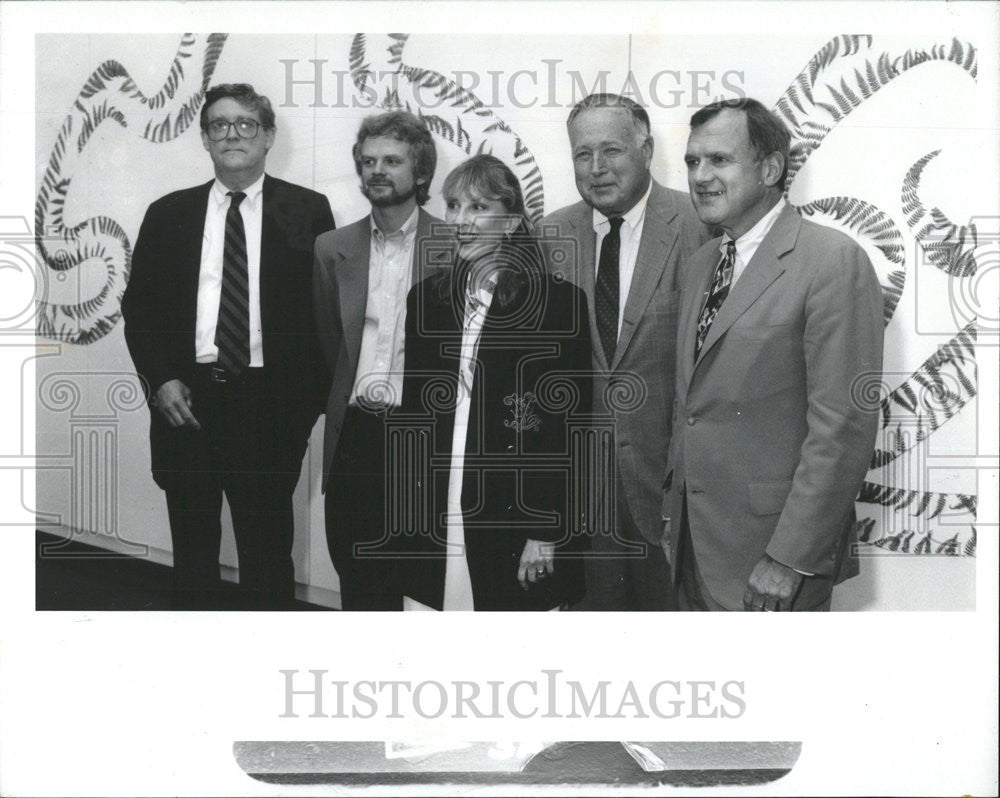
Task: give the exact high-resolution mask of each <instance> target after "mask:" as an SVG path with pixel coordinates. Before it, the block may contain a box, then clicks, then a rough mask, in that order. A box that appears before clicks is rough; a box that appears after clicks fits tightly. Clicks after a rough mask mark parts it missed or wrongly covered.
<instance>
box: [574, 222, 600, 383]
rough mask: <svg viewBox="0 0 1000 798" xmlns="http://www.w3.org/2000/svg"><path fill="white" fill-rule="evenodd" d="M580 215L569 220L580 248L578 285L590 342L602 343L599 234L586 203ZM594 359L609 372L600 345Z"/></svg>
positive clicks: (594, 351)
mask: <svg viewBox="0 0 1000 798" xmlns="http://www.w3.org/2000/svg"><path fill="white" fill-rule="evenodd" d="M578 207H579V209H580V210H579V213H577V214H575V216H571V217H570V219H569V224H570V227H571V228H572V229H571V230H570V231H569V235H570V237H571V238H573V239H574V240H575V241H576V242H577V244H578V245H579V247H580V250H579V251H578V252H577V260H578V264H579V268H578V270H577V280H578V281H579V283H578V285H579V287H580V288H581V289H583V293H585V294H586V295H587V317H588V319H589V320H590V340H591V341H600V340H601V336H600V333H599V332H598V331H597V315H596V314H595V311H594V282H595V279H596V274H597V263H596V260H595V258H596V255H595V252H596V250H597V233H595V232H594V212H593V211H592V210H591V209H590V207H589V206H587V205H586V204H584V203H582V202H581V203H579V206H578ZM593 353H594V357H595V358H597V363H598V365H599V366H600V367H601V369H603V370H604V371H607V370H608V362H607V358H605V357H604V349H603V347H601V346H600V345H599V344H598V345H596V346H594V347H593Z"/></svg>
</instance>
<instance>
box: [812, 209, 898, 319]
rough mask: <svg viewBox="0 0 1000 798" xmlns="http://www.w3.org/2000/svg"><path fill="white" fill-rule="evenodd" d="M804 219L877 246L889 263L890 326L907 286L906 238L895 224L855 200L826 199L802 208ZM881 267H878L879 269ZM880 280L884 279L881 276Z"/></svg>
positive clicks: (885, 298)
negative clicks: (836, 226)
mask: <svg viewBox="0 0 1000 798" xmlns="http://www.w3.org/2000/svg"><path fill="white" fill-rule="evenodd" d="M799 212H800V213H801V214H802V215H803V216H815V215H822V216H827V217H829V218H830V219H832V220H833V221H835V222H838V223H840V224H843V225H844V226H846V227H847V229H848V230H850V231H851V233H853V234H854V237H855V238H859V239H861V240H863V241H868V242H870V243H871V244H872V245H874V246H875V247H876V248H877V249H878V250H879V251H880V252H881V253H882V254H883V255H884V256H885V258H886V260H887V261H889V263H890V264H894V265H896V266H898V267H899V268H898V269H893V268H890V269H889V270H888V272H887V273H886V274H885V276H884V278H882V279H881V280H880V282H881V284H882V318H883V320H884V321H885V323H886V324H887V325H888V324H889V321H890V320H891V319H892V314H893V313H895V312H896V306H897V305H898V304H899V299H900V297H902V295H903V286H904V284H905V282H906V271H905V269H906V256H905V254H904V252H905V250H904V245H903V236H902V235H901V234H900V232H899V228H897V227H896V224H895V223H894V222H893V221H892V219H890V218H889V217H888V216H886V215H885V214H884V213H883V212H882V211H880V210H879V209H878V208H876V207H875V206H874V205H871V204H869V203H867V202H865V201H864V200H859V199H854V198H853V197H826V198H824V199H819V200H813V201H812V202H808V203H806V204H805V205H800V206H799ZM877 266H878V264H876V268H877ZM880 277H881V275H880Z"/></svg>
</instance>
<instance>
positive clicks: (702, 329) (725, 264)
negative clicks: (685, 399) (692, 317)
mask: <svg viewBox="0 0 1000 798" xmlns="http://www.w3.org/2000/svg"><path fill="white" fill-rule="evenodd" d="M735 266H736V242H735V241H730V242H729V244H728V245H727V246H726V254H725V255H723V256H722V258H721V259H720V260H719V265H718V266H716V267H715V277H714V278H713V279H712V289H711V291H709V294H708V299H707V300H706V301H705V307H703V308H702V309H701V315H700V316H699V317H698V334H697V336H696V337H695V344H694V356H695V359H696V360H697V358H698V353H699V352H701V347H702V344H704V343H705V338H706V336H707V335H708V330H709V328H710V327H711V326H712V322H713V321H715V317H716V315H717V314H718V312H719V308H721V307H722V303H723V302H724V301H725V300H726V297H727V296H729V286H730V285H731V284H732V282H733V268H734V267H735Z"/></svg>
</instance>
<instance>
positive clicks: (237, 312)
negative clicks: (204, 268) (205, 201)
mask: <svg viewBox="0 0 1000 798" xmlns="http://www.w3.org/2000/svg"><path fill="white" fill-rule="evenodd" d="M246 196H247V195H246V194H244V193H243V192H242V191H230V192H229V197H230V198H231V199H230V202H229V210H228V211H227V212H226V240H225V246H224V248H223V255H222V294H221V296H220V297H219V318H218V321H217V322H216V325H215V345H216V346H217V347H218V348H219V365H220V366H221V367H222V368H224V369H225V370H226V371H227V372H228V373H229V374H231V375H232V376H234V377H238V376H240V375H241V374H242V373H243V372H244V370H245V369H246V368H247V367H248V366H249V365H250V278H249V275H248V272H247V235H246V230H245V229H244V228H243V217H242V216H241V215H240V203H241V202H242V201H243V200H245V199H246Z"/></svg>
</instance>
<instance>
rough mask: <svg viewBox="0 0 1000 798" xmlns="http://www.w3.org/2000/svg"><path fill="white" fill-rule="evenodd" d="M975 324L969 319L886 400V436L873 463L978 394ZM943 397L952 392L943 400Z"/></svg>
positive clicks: (921, 436)
mask: <svg viewBox="0 0 1000 798" xmlns="http://www.w3.org/2000/svg"><path fill="white" fill-rule="evenodd" d="M975 344H976V328H975V324H974V323H971V324H969V325H967V326H966V327H965V328H964V329H962V330H961V331H960V332H959V333H958V334H957V335H956V336H955V337H954V338H952V339H951V340H950V341H949V342H948V343H946V344H944V345H943V346H940V347H938V349H937V351H936V352H935V353H934V354H933V355H931V356H930V357H929V358H927V360H926V361H924V363H923V365H922V366H921V367H920V368H919V369H917V370H916V371H915V372H913V374H911V375H910V377H909V378H908V379H907V380H906V381H905V382H904V383H903V384H902V385H900V386H899V387H898V388H896V390H894V391H893V392H892V393H890V394H889V395H888V396H886V397H885V399H884V400H883V402H882V429H883V431H884V432H883V438H882V441H883V442H891V444H892V445H891V446H890V447H889V448H888V449H881V448H878V447H876V449H875V452H874V454H873V455H872V462H871V467H872V468H881V467H882V466H884V465H886V464H887V463H890V462H892V461H893V460H895V459H896V458H897V457H899V456H900V455H901V454H903V453H904V452H906V451H909V450H910V449H912V448H913V447H914V446H916V445H917V444H918V443H920V442H921V441H923V440H925V439H926V438H928V437H929V436H930V435H931V433H933V432H935V431H936V430H937V429H938V428H939V427H940V426H941V425H942V424H944V423H945V422H946V421H948V419H950V418H952V417H953V416H955V415H957V414H958V412H959V411H960V410H961V409H962V408H963V407H965V405H966V404H968V402H969V401H970V400H971V399H972V398H973V397H975V395H976V392H977V391H976V360H975ZM941 397H948V400H949V401H948V403H947V404H941V402H940V400H941Z"/></svg>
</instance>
